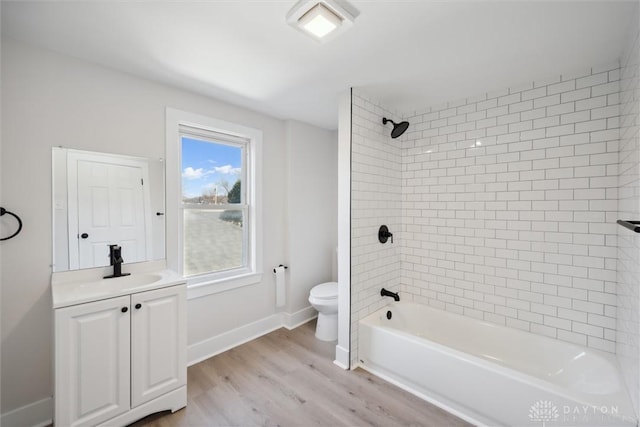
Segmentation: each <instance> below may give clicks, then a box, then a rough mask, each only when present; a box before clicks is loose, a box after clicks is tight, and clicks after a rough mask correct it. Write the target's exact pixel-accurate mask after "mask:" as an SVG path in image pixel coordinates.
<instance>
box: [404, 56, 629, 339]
mask: <svg viewBox="0 0 640 427" xmlns="http://www.w3.org/2000/svg"><path fill="white" fill-rule="evenodd" d="M619 80H620V69H619V65H618V64H614V65H611V66H609V67H600V68H599V69H597V70H595V69H588V70H585V71H584V72H582V73H578V74H573V75H571V76H570V77H566V76H559V77H557V78H554V79H547V80H545V81H536V82H532V83H531V84H528V85H524V86H521V87H518V88H511V89H508V90H503V91H500V92H496V93H488V94H485V95H483V96H480V97H475V98H473V99H467V100H465V101H458V102H456V103H455V105H456V107H455V108H452V105H454V104H453V103H450V104H448V105H446V106H443V107H441V108H438V109H428V110H425V111H422V112H418V113H416V114H412V115H410V116H409V117H408V120H409V121H410V122H411V127H410V128H409V133H408V135H407V137H406V138H404V139H403V140H402V208H403V210H402V219H403V222H402V233H400V235H399V237H398V239H397V242H398V243H399V244H400V246H401V252H402V253H401V263H402V268H401V270H400V271H401V276H402V277H401V292H402V294H403V296H405V299H409V298H411V299H413V301H416V302H420V303H424V304H428V305H431V306H434V307H438V308H441V309H444V310H447V311H452V312H456V313H460V314H463V315H466V316H471V317H474V318H477V319H482V320H485V321H488V322H492V323H498V324H501V325H506V326H509V327H513V328H518V329H523V330H526V331H530V332H533V333H537V334H542V335H546V336H550V337H553V338H557V339H560V340H564V341H569V342H572V343H577V344H580V345H585V346H589V347H593V348H597V349H600V350H605V351H609V352H613V351H615V328H616V304H617V302H616V236H617V233H618V226H617V225H616V219H617V204H618V190H617V186H618V183H617V176H618V138H619V117H620V114H619Z"/></svg>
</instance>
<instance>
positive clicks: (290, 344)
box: [132, 321, 468, 427]
mask: <svg viewBox="0 0 640 427" xmlns="http://www.w3.org/2000/svg"><path fill="white" fill-rule="evenodd" d="M314 330H315V321H312V322H309V323H306V324H304V325H302V326H300V327H298V328H296V329H294V330H292V331H288V330H286V329H284V328H283V329H279V330H277V331H274V332H272V333H270V334H268V335H265V336H263V337H260V338H258V339H256V340H253V341H251V342H249V343H246V344H244V345H241V346H239V347H236V348H234V349H232V350H229V351H227V352H225V353H222V354H220V355H218V356H215V357H212V358H210V359H207V360H205V361H203V362H201V363H198V364H196V365H193V366H191V367H190V368H189V369H188V380H187V389H188V405H187V407H186V408H185V409H182V410H180V411H178V412H176V413H174V414H170V413H168V412H166V413H161V414H154V415H151V416H149V417H147V418H144V419H142V420H140V421H138V422H136V423H134V424H132V426H135V427H142V426H153V427H176V426H181V427H182V426H194V427H195V426H198V427H199V426H285V427H288V426H466V425H468V424H467V423H465V422H464V421H462V420H460V419H459V418H456V417H455V416H453V415H451V414H449V413H447V412H445V411H443V410H441V409H439V408H437V407H435V406H433V405H431V404H429V403H427V402H425V401H423V400H421V399H419V398H417V397H415V396H413V395H411V394H409V393H407V392H405V391H404V390H401V389H399V388H397V387H395V386H393V385H391V384H389V383H387V382H385V381H383V380H381V379H379V378H377V377H375V376H373V375H371V374H369V373H367V372H366V371H363V370H361V369H356V370H354V371H344V370H342V369H340V368H339V367H337V366H335V365H334V364H333V358H334V357H333V356H334V351H335V344H334V343H325V342H321V341H318V340H316V339H315V337H314Z"/></svg>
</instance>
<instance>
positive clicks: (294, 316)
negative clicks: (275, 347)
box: [187, 306, 317, 366]
mask: <svg viewBox="0 0 640 427" xmlns="http://www.w3.org/2000/svg"><path fill="white" fill-rule="evenodd" d="M316 316H317V312H316V311H315V310H314V309H313V307H311V306H309V307H305V308H303V309H302V310H298V311H296V312H295V313H276V314H272V315H271V316H268V317H265V318H264V319H260V320H257V321H255V322H252V323H249V324H248V325H243V326H240V327H239V328H236V329H233V330H231V331H228V332H225V333H223V334H220V335H217V336H215V337H211V338H208V339H206V340H203V341H200V342H198V343H195V344H191V345H190V346H189V347H188V349H187V360H188V362H187V363H188V365H189V366H191V365H195V364H196V363H198V362H202V361H203V360H206V359H208V358H210V357H213V356H215V355H217V354H220V353H223V352H225V351H227V350H230V349H232V348H234V347H237V346H239V345H240V344H244V343H246V342H249V341H251V340H253V339H256V338H258V337H261V336H262V335H266V334H268V333H269V332H273V331H275V330H276V329H280V328H282V327H284V328H287V329H294V328H296V327H298V326H300V325H302V324H303V323H306V322H308V321H309V320H311V319H313V318H314V317H316Z"/></svg>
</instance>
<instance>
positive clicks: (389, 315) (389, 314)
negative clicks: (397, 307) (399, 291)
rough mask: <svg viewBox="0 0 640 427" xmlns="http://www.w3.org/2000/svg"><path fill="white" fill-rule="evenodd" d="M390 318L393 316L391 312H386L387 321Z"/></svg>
mask: <svg viewBox="0 0 640 427" xmlns="http://www.w3.org/2000/svg"><path fill="white" fill-rule="evenodd" d="M391 316H393V314H391V310H389V311H387V319H391Z"/></svg>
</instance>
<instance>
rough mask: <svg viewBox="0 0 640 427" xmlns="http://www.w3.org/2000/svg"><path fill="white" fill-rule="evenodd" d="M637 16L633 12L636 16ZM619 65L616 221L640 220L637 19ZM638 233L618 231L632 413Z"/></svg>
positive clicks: (619, 341)
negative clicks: (617, 212)
mask: <svg viewBox="0 0 640 427" xmlns="http://www.w3.org/2000/svg"><path fill="white" fill-rule="evenodd" d="M637 14H638V11H637V10H636V15H637ZM632 22H633V24H634V26H635V27H634V28H633V29H632V31H631V32H630V34H631V36H630V37H629V40H628V45H627V47H626V49H625V55H624V57H623V60H622V64H621V65H622V70H621V81H620V150H619V165H620V166H619V177H618V180H619V181H618V183H619V190H618V198H619V200H618V210H619V218H620V219H627V220H640V168H639V163H640V135H639V133H638V131H639V128H638V119H639V118H640V117H639V114H640V99H639V98H638V93H639V92H640V29H639V28H638V19H634V20H632ZM639 278H640V234H637V233H633V232H632V231H630V230H627V229H626V228H623V227H619V228H618V299H617V319H616V320H617V332H616V336H615V338H616V354H617V355H618V359H619V360H620V365H621V368H622V373H623V377H624V379H625V381H626V383H627V388H628V390H629V394H630V396H631V401H632V402H633V404H634V406H635V409H636V413H638V412H639V409H640V393H639V389H640V367H639V364H640V360H639V358H640V315H639V313H640V286H639V285H640V279H639Z"/></svg>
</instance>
